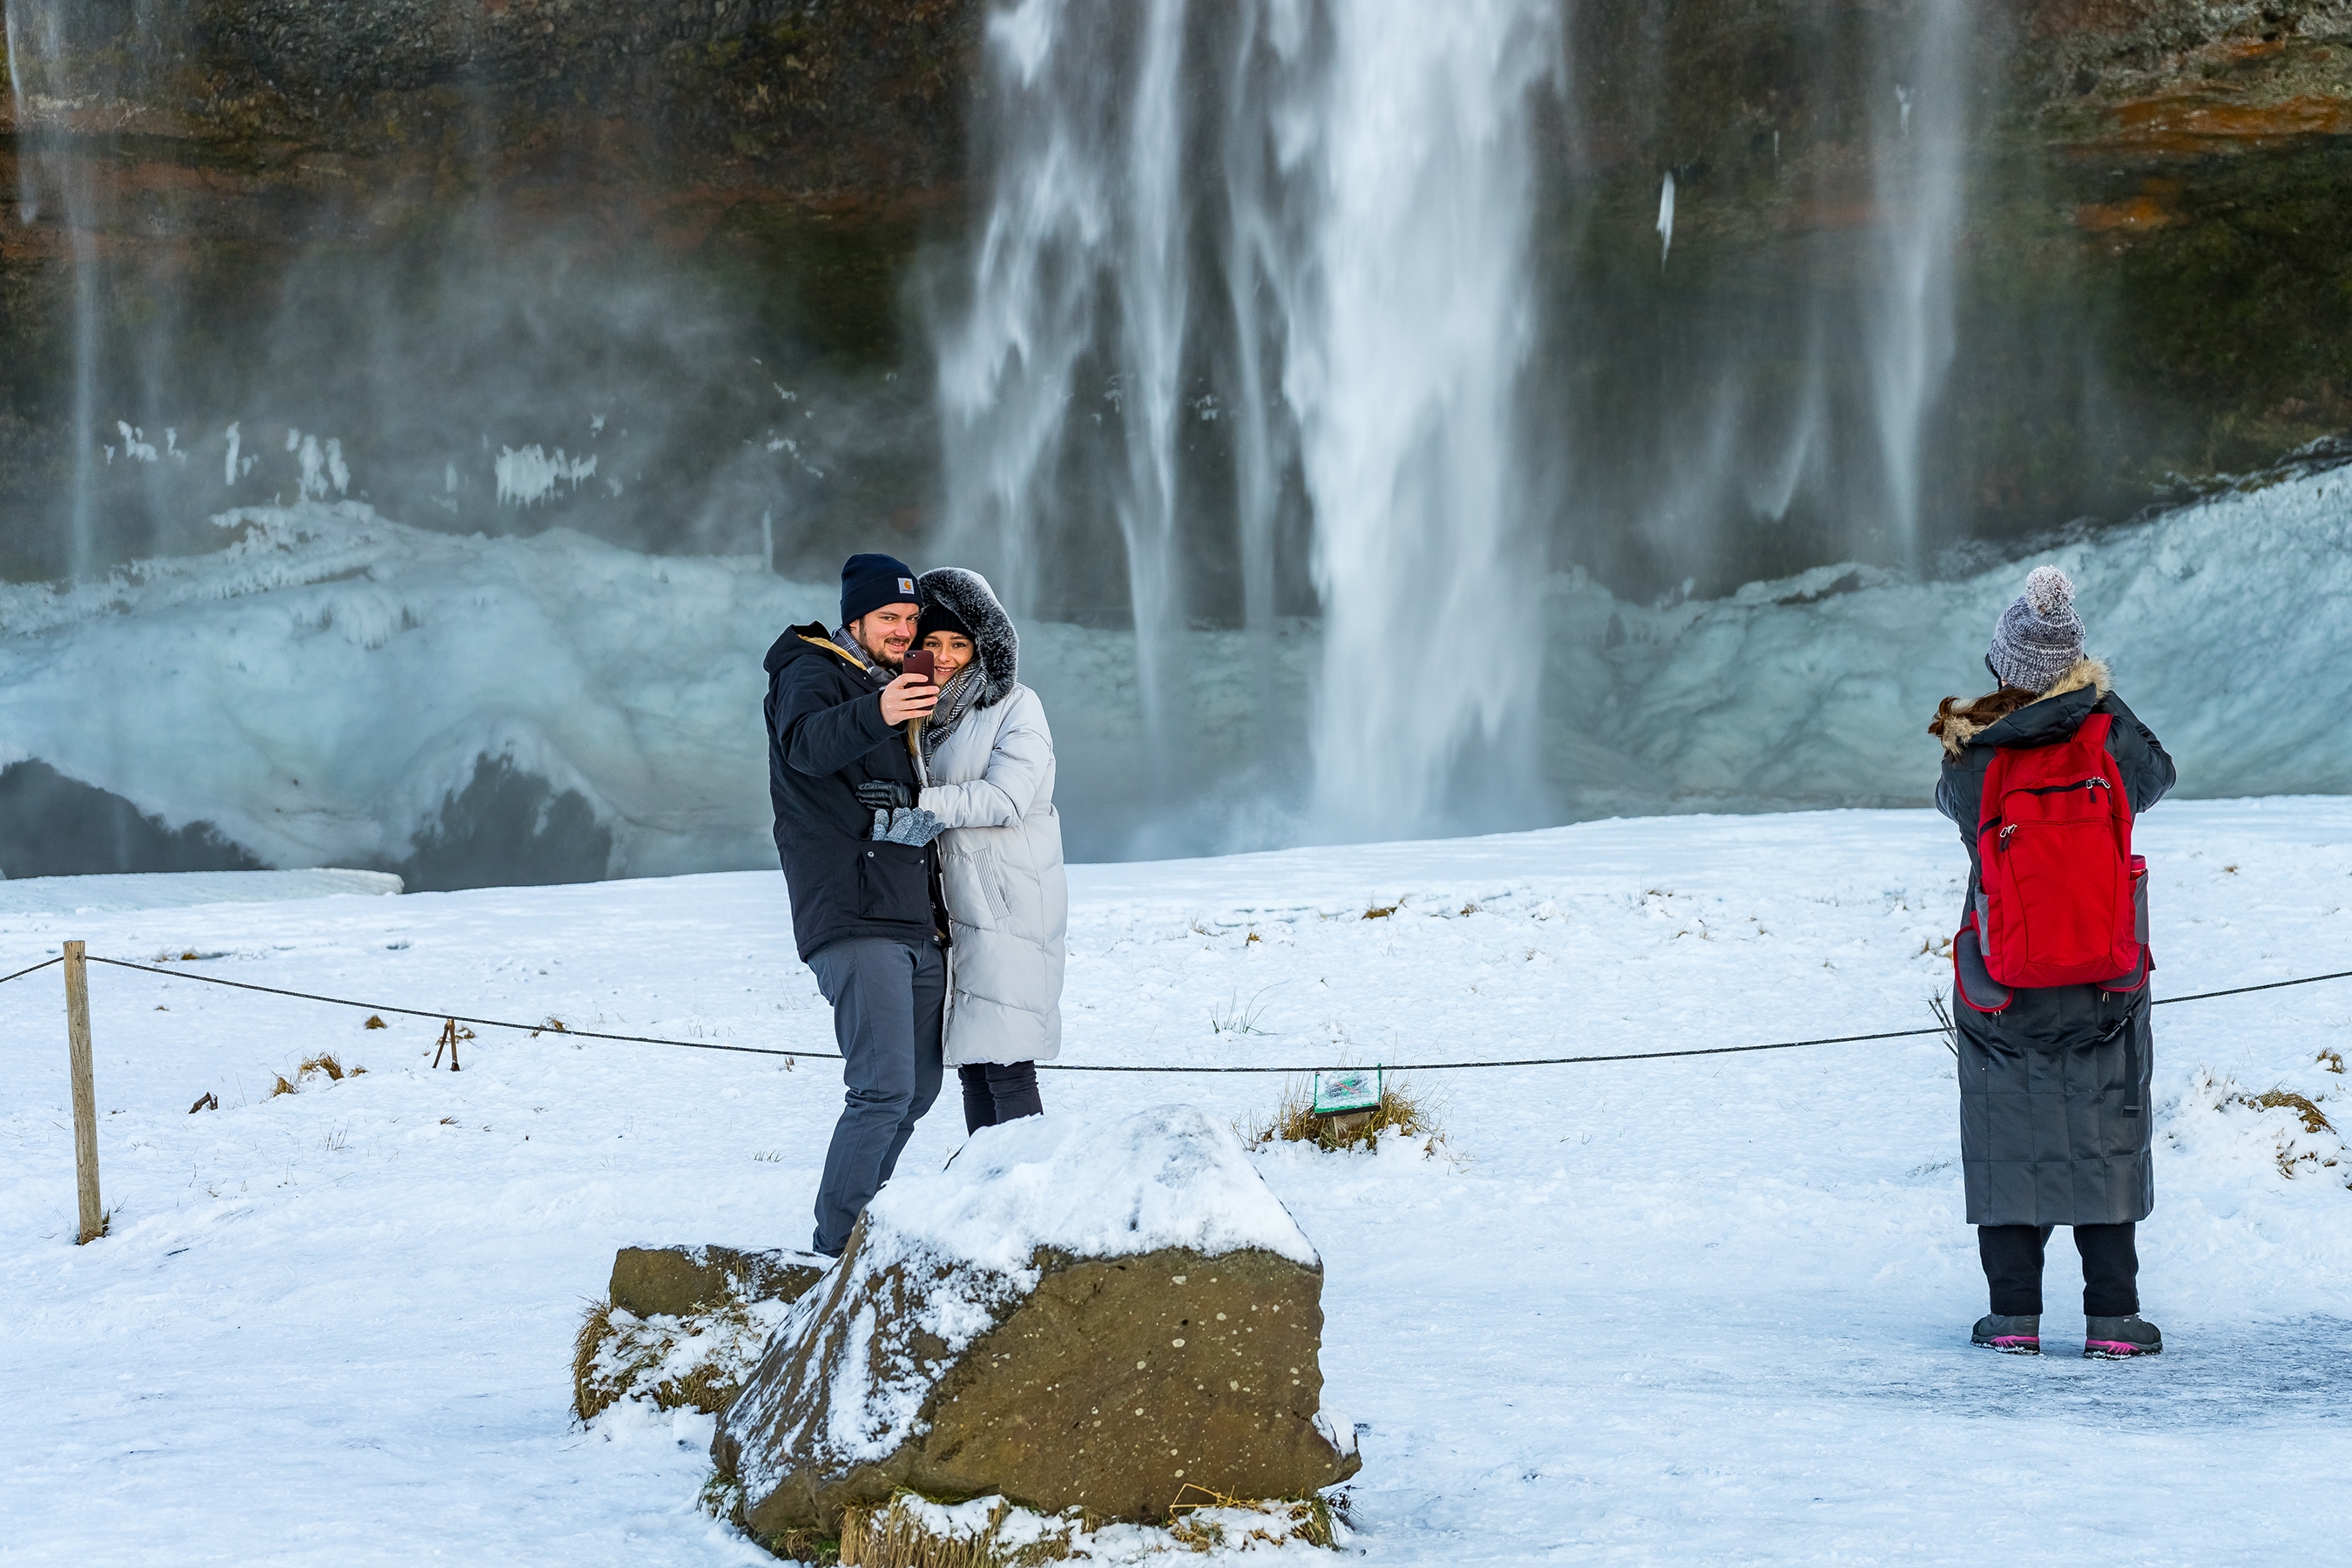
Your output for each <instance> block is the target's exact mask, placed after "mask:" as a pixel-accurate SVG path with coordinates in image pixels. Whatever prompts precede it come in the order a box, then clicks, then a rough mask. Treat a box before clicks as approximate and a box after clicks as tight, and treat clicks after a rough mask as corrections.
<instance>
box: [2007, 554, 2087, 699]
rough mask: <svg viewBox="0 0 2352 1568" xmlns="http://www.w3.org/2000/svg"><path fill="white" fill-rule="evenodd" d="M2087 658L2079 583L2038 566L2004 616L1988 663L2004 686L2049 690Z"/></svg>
mask: <svg viewBox="0 0 2352 1568" xmlns="http://www.w3.org/2000/svg"><path fill="white" fill-rule="evenodd" d="M2082 657H2083V617H2082V616H2078V615H2076V614H2075V613H2074V584H2072V583H2070V582H2068V581H2067V580H2066V574H2064V573H2063V572H2061V571H2059V570H2058V568H2056V567H2055V566H2036V567H2035V568H2034V569H2033V570H2032V572H2031V573H2030V574H2027V576H2026V579H2025V592H2024V593H2022V594H2020V595H2018V596H2017V597H2016V599H2015V600H2014V601H2013V602H2011V605H2010V606H2009V608H2007V609H2005V610H2003V611H2002V612H2001V613H2000V624H1999V625H1997V626H1994V627H1993V629H1992V647H1990V649H1988V650H1987V651H1986V653H1985V662H1986V663H1987V664H1989V665H1990V666H1992V672H1993V674H1995V675H1997V676H1999V677H2000V680H2001V684H2003V685H2004V686H2014V687H2016V688H2018V689H2020V690H2021V691H2047V690H2049V689H2051V688H2052V687H2053V686H2055V685H2057V684H2058V680H2059V678H2060V677H2061V676H2063V675H2064V674H2065V673H2066V672H2067V671H2068V670H2070V669H2072V668H2074V664H2075V661H2076V660H2078V659H2080V658H2082Z"/></svg>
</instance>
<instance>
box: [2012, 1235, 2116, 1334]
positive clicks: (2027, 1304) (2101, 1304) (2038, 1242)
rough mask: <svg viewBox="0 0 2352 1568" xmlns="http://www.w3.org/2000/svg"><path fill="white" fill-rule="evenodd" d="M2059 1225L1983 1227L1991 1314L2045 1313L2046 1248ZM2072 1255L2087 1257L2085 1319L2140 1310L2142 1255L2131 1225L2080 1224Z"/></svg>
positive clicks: (2085, 1270) (2084, 1298)
mask: <svg viewBox="0 0 2352 1568" xmlns="http://www.w3.org/2000/svg"><path fill="white" fill-rule="evenodd" d="M2055 1228H2056V1226H2047V1225H1980V1226H1977V1256H1978V1257H1979V1258H1982V1259H1983V1260H1984V1271H1985V1282H1986V1283H1987V1284H1989V1285H1990V1286H1991V1287H1992V1310H1994V1311H1995V1312H1996V1313H1999V1314H2000V1315H2001V1316H2003V1317H2033V1316H2039V1315H2040V1313H2041V1311H2042V1247H2045V1246H2047V1245H2048V1243H2049V1241H2050V1233H2051V1231H2053V1229H2055ZM2074 1250H2076V1251H2077V1252H2080V1253H2081V1254H2082V1255H2083V1315H2084V1317H2086V1318H2128V1317H2130V1316H2131V1315H2132V1314H2133V1313H2134V1312H2137V1311H2138V1310H2139V1252H2138V1249H2137V1247H2134V1246H2133V1245H2132V1226H2128V1225H2078V1226H2074Z"/></svg>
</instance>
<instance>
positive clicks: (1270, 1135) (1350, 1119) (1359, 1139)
mask: <svg viewBox="0 0 2352 1568" xmlns="http://www.w3.org/2000/svg"><path fill="white" fill-rule="evenodd" d="M1434 1110H1435V1108H1434V1107H1433V1105H1432V1104H1431V1103H1430V1101H1429V1100H1427V1099H1425V1098H1424V1097H1423V1096H1422V1095H1421V1094H1419V1093H1418V1092H1416V1091H1415V1090H1414V1089H1412V1088H1411V1087H1410V1086H1409V1085H1408V1084H1406V1082H1405V1081H1404V1080H1403V1079H1389V1080H1388V1081H1387V1082H1386V1084H1385V1085H1384V1086H1383V1087H1382V1089H1381V1102H1380V1104H1379V1105H1378V1106H1376V1107H1374V1108H1373V1109H1372V1110H1358V1111H1350V1112H1347V1113H1344V1114H1341V1115H1338V1116H1318V1115H1316V1114H1315V1089H1314V1085H1313V1084H1312V1083H1311V1082H1308V1081H1302V1080H1300V1079H1292V1080H1290V1082H1288V1083H1287V1084H1286V1085H1284V1086H1283V1090H1282V1103H1281V1104H1280V1105H1279V1106H1277V1107H1276V1109H1275V1111H1274V1114H1273V1116H1272V1117H1270V1118H1268V1119H1267V1120H1265V1121H1258V1122H1255V1123H1251V1124H1245V1125H1243V1126H1239V1127H1236V1128H1234V1131H1236V1132H1238V1133H1240V1134H1241V1139H1242V1142H1244V1143H1246V1144H1248V1145H1249V1146H1250V1147H1251V1148H1253V1149H1262V1148H1264V1147H1265V1145H1267V1144H1268V1143H1312V1144H1314V1145H1315V1146H1316V1147H1317V1148H1318V1149H1320V1150H1322V1151H1324V1152H1326V1153H1337V1152H1339V1151H1340V1150H1342V1149H1370V1148H1372V1147H1373V1146H1374V1145H1376V1144H1377V1143H1379V1142H1380V1141H1381V1135H1382V1134H1384V1133H1387V1132H1390V1131H1397V1132H1402V1133H1403V1134H1404V1135H1405V1136H1406V1137H1408V1138H1423V1137H1426V1138H1430V1139H1433V1140H1435V1139H1442V1138H1443V1137H1444V1132H1443V1131H1441V1130H1440V1129H1439V1127H1438V1125H1437V1120H1436V1116H1435V1114H1434Z"/></svg>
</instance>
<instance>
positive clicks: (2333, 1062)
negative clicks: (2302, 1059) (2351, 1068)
mask: <svg viewBox="0 0 2352 1568" xmlns="http://www.w3.org/2000/svg"><path fill="white" fill-rule="evenodd" d="M2311 1059H2312V1060H2314V1061H2315V1062H2317V1063H2318V1064H2319V1065H2320V1066H2321V1067H2324V1068H2326V1069H2327V1070H2328V1071H2329V1072H2342V1071H2343V1070H2344V1053H2343V1052H2342V1051H2322V1052H2320V1053H2319V1054H2318V1055H2317V1056H2315V1057H2314V1058H2311Z"/></svg>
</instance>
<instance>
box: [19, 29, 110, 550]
mask: <svg viewBox="0 0 2352 1568" xmlns="http://www.w3.org/2000/svg"><path fill="white" fill-rule="evenodd" d="M70 8H71V0H5V4H0V25H5V36H6V38H7V43H8V70H9V75H8V87H9V99H10V103H9V110H10V114H11V118H12V120H13V121H14V122H15V124H16V134H17V138H18V144H19V146H20V148H21V149H22V151H21V152H20V153H19V154H18V161H17V184H18V187H19V192H18V200H19V203H20V211H21V213H22V216H23V221H24V223H25V224H26V226H31V225H32V224H33V223H35V222H36V221H37V220H38V219H39V218H40V217H41V216H42V213H43V209H44V208H45V207H47V206H48V205H50V204H52V203H54V204H55V205H56V207H57V209H58V215H59V217H60V220H61V222H60V227H61V228H62V230H63V233H64V238H65V245H66V253H67V258H68V266H69V267H70V268H72V274H73V278H72V285H71V288H72V298H73V359H74V363H73V426H72V431H73V440H72V450H71V452H70V454H69V458H68V462H69V468H68V473H69V476H70V477H69V479H68V484H69V486H70V489H69V491H68V521H67V527H68V530H69V534H68V548H67V553H66V560H67V569H68V572H70V573H71V574H72V575H73V576H74V577H75V578H77V579H79V578H84V577H88V576H89V574H90V571H91V568H92V565H93V563H94V560H95V553H96V549H95V528H94V526H93V521H92V508H93V505H94V503H95V496H94V494H93V491H94V489H95V487H96V481H97V472H96V470H97V459H98V453H99V447H98V435H97V432H98V428H99V413H98V357H99V319H98V318H99V293H100V276H99V257H98V243H97V231H98V227H99V216H100V215H99V211H98V195H97V189H96V185H95V183H94V181H93V180H92V178H91V175H92V170H91V167H90V154H89V152H88V151H87V150H86V149H82V148H79V147H77V146H76V145H75V144H74V132H75V131H76V130H77V129H79V128H77V127H75V126H73V125H71V124H70V123H69V121H68V115H69V114H70V112H71V110H73V108H74V106H75V97H76V95H75V93H74V91H73V84H72V83H69V82H68V81H66V80H65V79H63V78H64V74H65V73H64V67H63V64H62V62H63V60H64V58H65V57H66V53H67V39H66V22H67V20H68V17H67V13H68V10H69V9H70Z"/></svg>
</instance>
